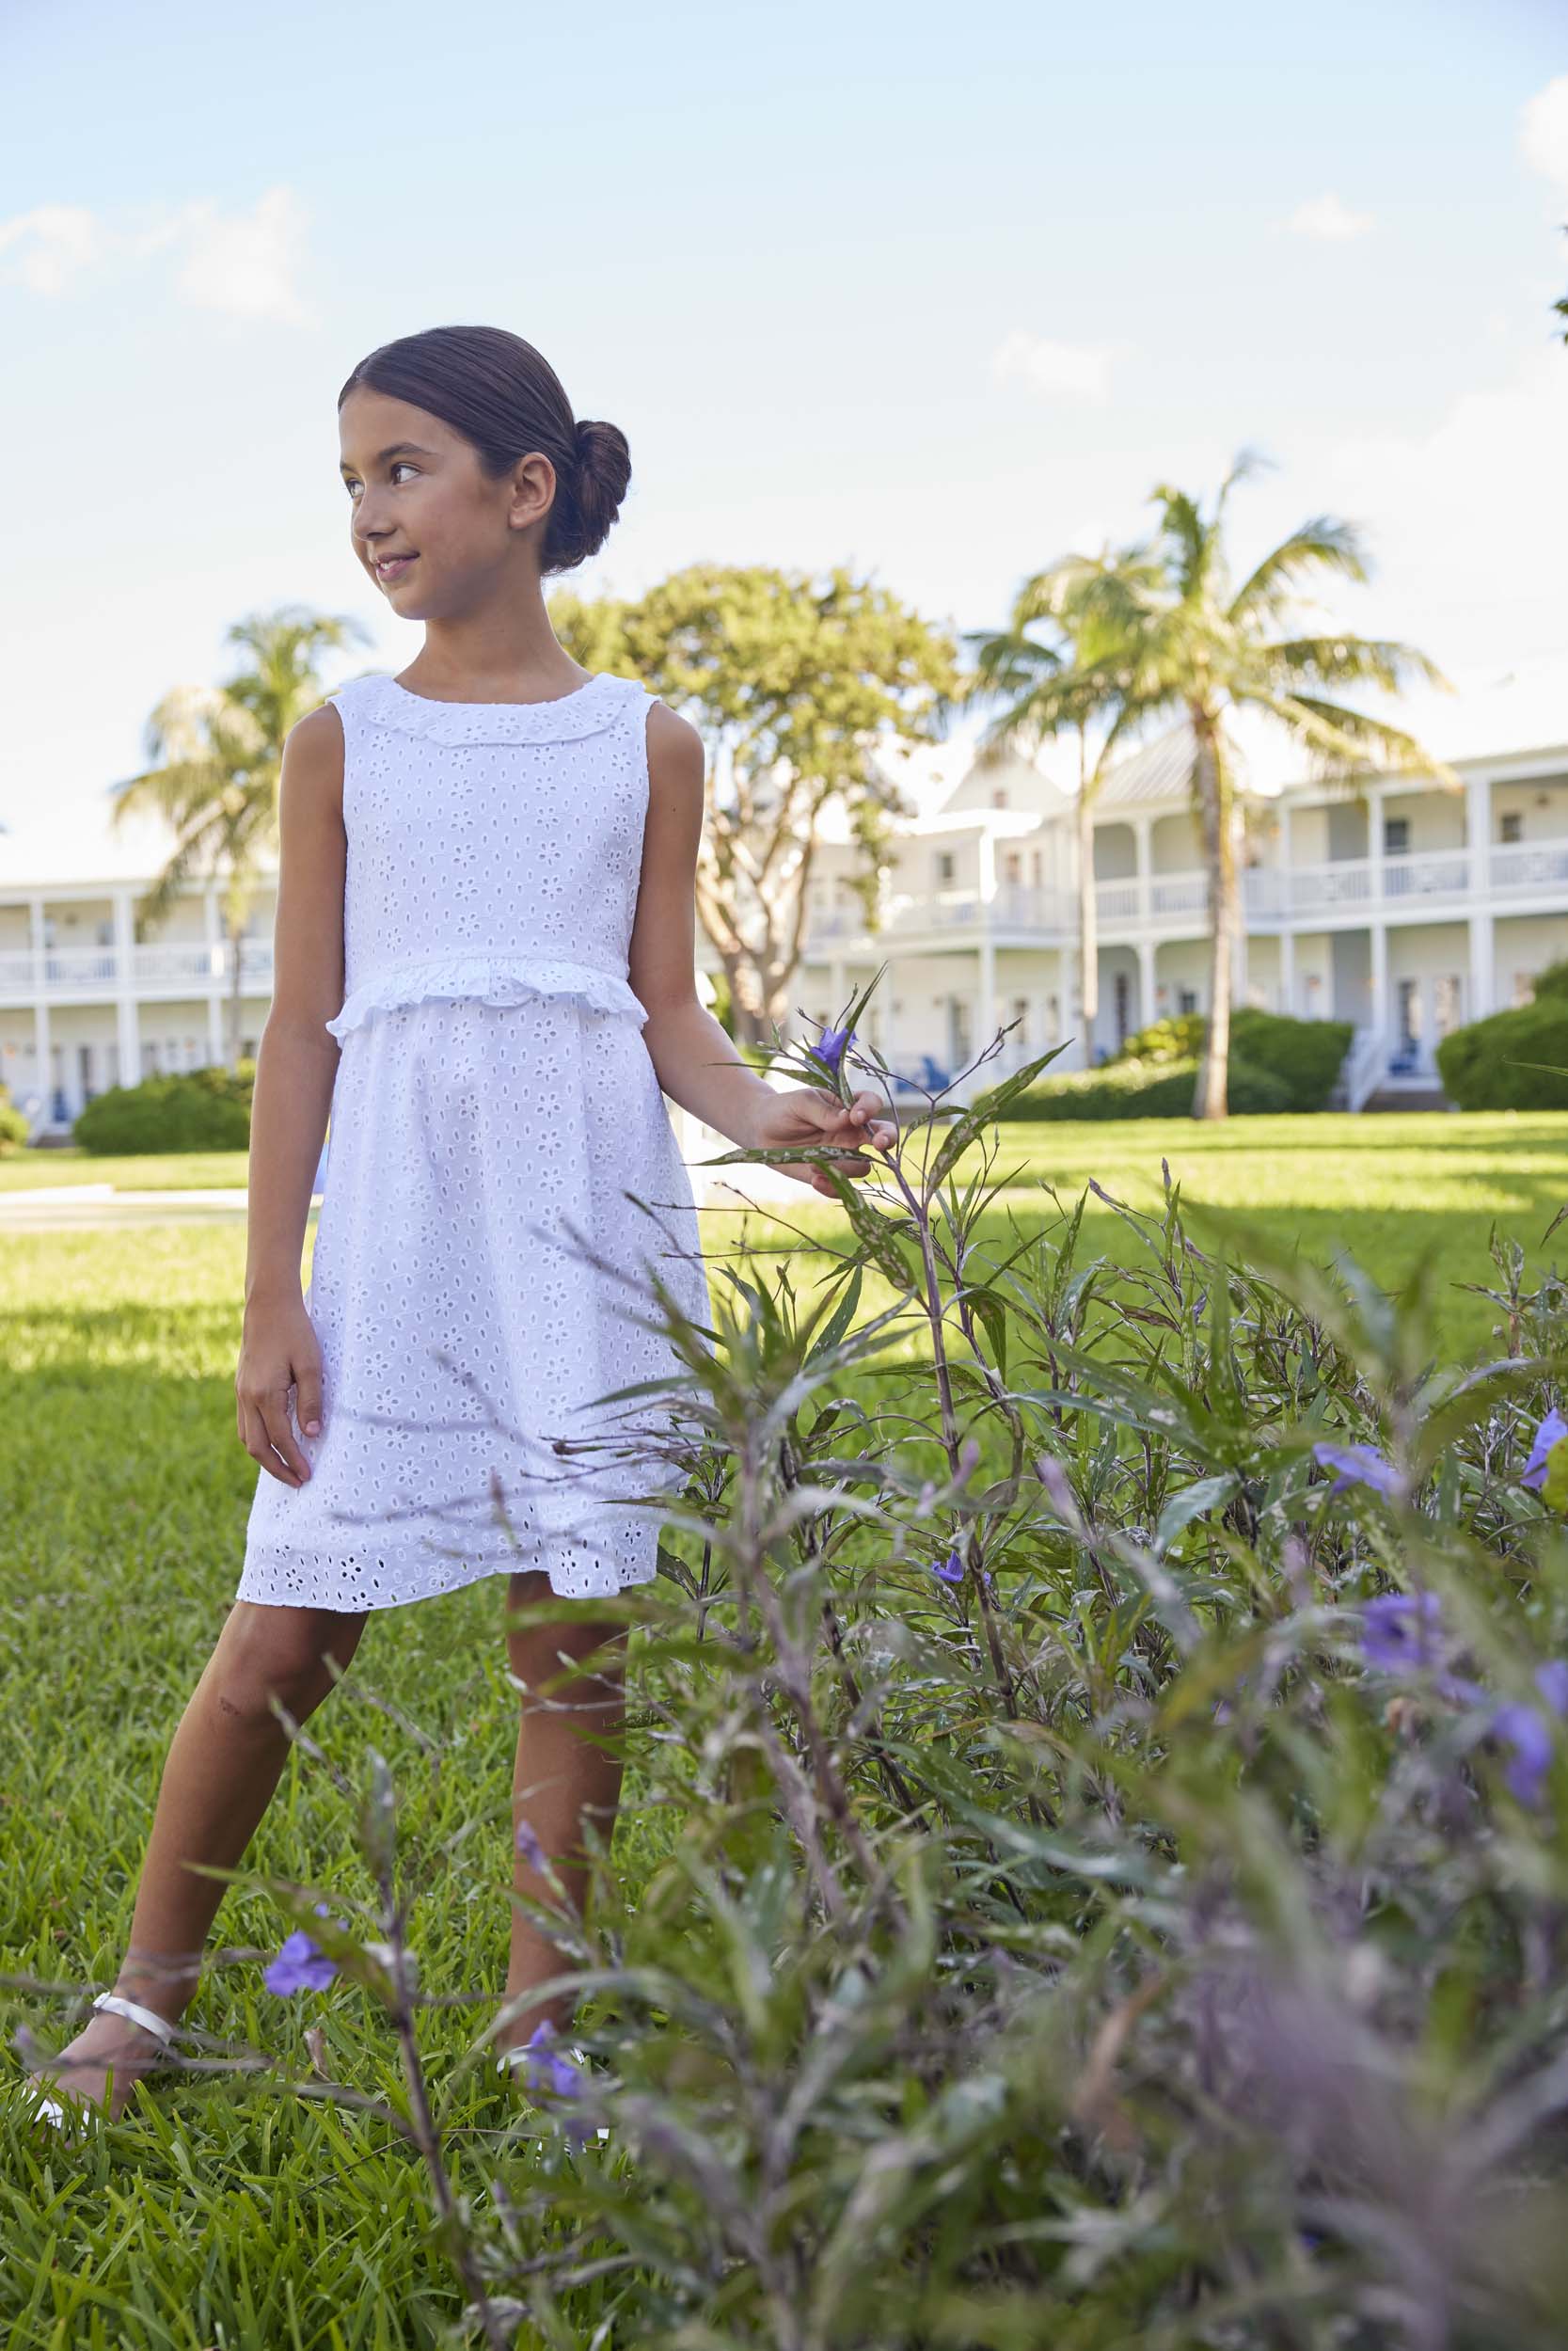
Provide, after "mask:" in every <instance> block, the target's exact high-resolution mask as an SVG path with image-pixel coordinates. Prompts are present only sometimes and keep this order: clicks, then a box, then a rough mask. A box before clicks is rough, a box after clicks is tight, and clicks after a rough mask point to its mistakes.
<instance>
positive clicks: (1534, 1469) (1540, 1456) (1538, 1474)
mask: <svg viewBox="0 0 1568 2351" xmlns="http://www.w3.org/2000/svg"><path fill="white" fill-rule="evenodd" d="M1565 1437H1568V1421H1565V1420H1564V1419H1563V1417H1562V1415H1561V1413H1560V1412H1559V1411H1558V1409H1557V1407H1556V1406H1553V1407H1552V1409H1551V1411H1550V1412H1548V1413H1547V1415H1546V1417H1545V1419H1544V1421H1543V1422H1542V1423H1541V1425H1540V1427H1539V1428H1538V1429H1537V1430H1536V1432H1535V1441H1534V1443H1533V1444H1532V1445H1531V1447H1530V1449H1529V1459H1528V1461H1527V1462H1526V1464H1525V1467H1524V1469H1523V1471H1522V1473H1521V1475H1520V1478H1519V1483H1520V1485H1528V1487H1529V1488H1530V1489H1531V1491H1532V1492H1533V1493H1536V1494H1539V1493H1540V1491H1541V1488H1542V1487H1543V1486H1544V1485H1545V1483H1546V1457H1547V1455H1548V1454H1549V1453H1550V1452H1551V1450H1552V1448H1553V1446H1554V1445H1560V1444H1561V1442H1562V1440H1563V1438H1565Z"/></svg>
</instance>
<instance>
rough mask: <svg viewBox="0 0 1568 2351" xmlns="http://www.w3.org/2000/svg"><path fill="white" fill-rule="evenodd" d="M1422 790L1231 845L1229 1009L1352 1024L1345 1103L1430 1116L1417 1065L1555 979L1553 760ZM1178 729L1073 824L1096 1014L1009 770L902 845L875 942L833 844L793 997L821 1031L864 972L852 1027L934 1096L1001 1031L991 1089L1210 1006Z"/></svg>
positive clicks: (951, 800)
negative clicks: (1088, 839) (1086, 1024)
mask: <svg viewBox="0 0 1568 2351" xmlns="http://www.w3.org/2000/svg"><path fill="white" fill-rule="evenodd" d="M1450 764H1451V765H1452V766H1453V767H1454V769H1455V770H1456V772H1457V773H1458V774H1459V775H1460V777H1461V778H1462V782H1461V785H1460V786H1459V787H1458V788H1457V789H1456V788H1454V787H1451V786H1438V785H1436V784H1434V783H1432V782H1430V781H1425V780H1419V779H1414V778H1412V779H1407V780H1400V779H1390V780H1382V781H1372V780H1370V779H1367V780H1364V781H1362V782H1360V783H1359V784H1355V783H1351V784H1347V785H1342V786H1332V787H1330V786H1323V785H1317V786H1314V785H1309V784H1298V785H1288V786H1286V787H1285V788H1283V789H1282V790H1280V791H1278V792H1277V793H1275V794H1273V795H1271V796H1270V797H1269V798H1267V799H1259V800H1258V801H1256V802H1253V803H1252V805H1251V806H1250V808H1249V809H1248V811H1247V814H1246V817H1245V819H1244V821H1243V823H1242V824H1241V825H1240V826H1239V839H1238V863H1239V865H1240V866H1241V868H1242V871H1241V889H1242V904H1243V921H1244V932H1243V937H1242V938H1241V939H1240V940H1239V941H1238V943H1237V952H1236V957H1235V964H1234V969H1233V975H1232V977H1233V993H1234V1000H1235V1002H1236V1003H1238V1004H1249V1005H1256V1006H1258V1007H1259V1008H1261V1009H1266V1010H1270V1011H1277V1012H1288V1013H1291V1014H1293V1015H1294V1016H1296V1017H1297V1018H1299V1019H1322V1020H1340V1021H1348V1022H1349V1023H1350V1024H1351V1025H1352V1027H1353V1029H1354V1032H1355V1041H1354V1045H1353V1047H1352V1051H1351V1054H1350V1056H1348V1058H1347V1065H1346V1070H1345V1078H1344V1083H1345V1090H1346V1099H1347V1100H1348V1101H1349V1102H1350V1103H1351V1104H1352V1105H1353V1106H1354V1107H1356V1108H1360V1107H1361V1106H1363V1105H1364V1104H1366V1103H1367V1102H1368V1101H1369V1100H1370V1099H1371V1098H1372V1097H1373V1096H1374V1095H1375V1096H1377V1097H1379V1098H1380V1099H1381V1098H1382V1097H1383V1096H1385V1095H1395V1096H1398V1095H1406V1096H1408V1097H1410V1098H1412V1099H1414V1098H1417V1097H1418V1096H1420V1095H1421V1094H1423V1093H1427V1094H1430V1093H1432V1092H1433V1090H1434V1089H1435V1088H1436V1087H1437V1083H1438V1081H1437V1075H1436V1068H1435V1063H1434V1060H1433V1051H1434V1048H1435V1045H1436V1043H1437V1040H1438V1039H1439V1038H1440V1037H1443V1036H1445V1035H1446V1034H1447V1033H1448V1031H1449V1029H1451V1028H1455V1027H1458V1026H1460V1025H1462V1024H1463V1023H1465V1022H1466V1021H1472V1020H1476V1019H1479V1018H1480V1017H1481V1015H1482V1014H1483V1013H1486V1012H1491V1011H1496V1010H1497V1009H1501V1008H1502V1007H1503V1006H1505V1005H1511V1004H1519V1003H1523V1002H1526V1001H1528V998H1529V996H1530V995H1531V993H1533V988H1534V981H1535V977H1536V975H1537V973H1538V972H1540V971H1541V970H1543V969H1544V966H1545V965H1546V964H1547V963H1549V962H1553V961H1558V960H1560V959H1561V958H1563V957H1568V740H1559V741H1556V742H1552V743H1547V744H1544V745H1543V746H1542V747H1541V748H1540V749H1539V750H1534V751H1526V752H1513V753H1508V754H1501V755H1497V756H1495V757H1481V758H1466V759H1458V760H1454V761H1452V762H1451V763H1450ZM1190 767H1191V763H1190V758H1189V756H1188V746H1187V743H1186V740H1185V739H1184V736H1183V735H1182V733H1181V732H1180V730H1178V731H1175V732H1173V733H1172V734H1170V735H1168V736H1165V737H1164V738H1162V739H1159V740H1157V741H1155V742H1152V743H1150V744H1148V746H1146V747H1145V748H1144V749H1143V750H1141V751H1138V752H1136V753H1134V754H1133V755H1132V756H1130V757H1129V758H1127V759H1126V760H1124V761H1122V762H1121V763H1120V764H1119V765H1118V766H1117V767H1116V768H1115V769H1114V770H1112V771H1111V772H1110V773H1109V775H1108V776H1107V777H1106V779H1105V781H1104V782H1103V784H1102V785H1101V789H1100V792H1099V794H1098V795H1097V798H1096V802H1095V808H1094V891H1095V906H1096V918H1097V926H1098V934H1099V958H1098V961H1099V975H1100V988H1099V995H1100V1004H1099V1012H1098V1018H1097V1021H1096V1024H1095V1031H1094V1036H1093V1038H1092V1039H1087V1038H1085V1036H1084V1034H1083V1025H1082V1020H1081V1015H1080V989H1079V949H1078V922H1079V916H1078V890H1077V878H1076V876H1077V858H1076V825H1075V821H1074V813H1073V808H1072V803H1071V802H1070V800H1069V798H1068V796H1067V795H1066V794H1065V793H1064V792H1062V791H1060V790H1059V789H1058V788H1057V787H1056V786H1054V785H1053V784H1052V783H1050V782H1049V781H1048V780H1047V778H1046V777H1045V776H1044V775H1042V774H1041V773H1040V771H1039V770H1037V768H1035V767H1033V766H1030V765H1028V764H1025V763H1023V762H1014V763H1010V764H1008V765H1007V766H1006V768H1002V769H992V770H982V769H980V768H978V767H974V766H971V767H970V768H969V769H968V770H967V771H966V772H965V773H963V774H962V775H961V776H960V778H959V779H958V782H957V784H956V785H955V786H954V787H953V788H952V789H951V790H950V791H948V792H947V793H946V794H945V796H944V797H942V799H941V800H940V802H939V803H938V804H937V805H936V806H935V807H934V808H931V809H928V811H927V813H926V814H925V815H924V816H922V817H921V818H918V819H916V820H914V821H913V822H911V823H907V824H906V825H905V826H903V827H902V828H901V830H900V834H899V837H898V842H897V847H896V852H895V859H894V863H893V866H892V868H891V870H890V871H889V873H888V874H887V876H886V878H885V886H884V889H883V892H882V898H881V904H880V906H879V920H878V924H877V927H876V928H875V929H868V927H867V924H866V921H865V917H864V915H863V911H862V909H861V906H860V904H859V902H858V901H857V899H856V898H855V896H854V893H853V892H852V891H851V890H850V889H849V888H848V887H847V882H846V881H845V875H846V874H847V871H848V869H849V860H850V857H851V855H852V853H853V852H852V851H851V850H850V848H849V846H848V845H847V843H844V844H839V843H829V844H826V845H824V847H823V849H822V850H820V851H819V852H818V856H817V860H816V869H815V875H814V880H813V882H812V885H811V887H812V900H811V908H810V920H809V928H808V932H807V967H806V970H805V972H804V974H803V975H802V978H801V981H800V985H799V986H798V987H797V989H796V991H795V995H796V998H797V1000H798V1001H800V1002H802V1003H806V1004H810V1005H816V1004H817V1003H820V1004H821V1005H822V1007H823V1008H824V1009H826V1010H828V1011H830V1012H831V1013H835V1014H836V1013H837V1012H838V1011H839V1010H840V1009H842V1008H843V1007H844V1005H845V1004H846V1003H847V1002H848V1001H850V1000H851V998H852V996H853V994H854V992H855V991H856V989H857V988H859V987H860V986H861V985H863V982H864V980H865V979H867V978H868V977H870V976H871V974H872V973H873V972H874V971H875V970H877V968H878V967H879V965H882V964H885V965H886V966H887V969H886V971H885V973H884V976H883V978H882V980H881V983H880V986H879V989H878V992H877V996H876V997H875V998H874V999H873V1006H872V1007H871V1008H868V1012H867V1026H868V1029H869V1033H870V1035H871V1038H872V1040H873V1041H874V1042H875V1044H876V1045H877V1047H878V1050H879V1052H880V1053H881V1054H882V1055H883V1056H884V1057H885V1058H886V1059H887V1061H888V1062H889V1063H890V1064H891V1066H892V1067H893V1068H894V1069H895V1071H898V1072H902V1073H905V1074H909V1075H911V1076H916V1077H919V1078H921V1079H922V1081H923V1082H924V1083H927V1084H930V1083H934V1082H937V1081H939V1080H945V1079H946V1078H948V1077H950V1076H952V1075H953V1074H954V1073H955V1072H957V1071H958V1070H960V1069H962V1068H963V1067H964V1065H965V1064H966V1063H968V1062H969V1061H971V1060H972V1058H973V1056H974V1055H975V1053H977V1052H978V1051H979V1049H980V1048H981V1046H982V1044H984V1043H985V1042H986V1041H987V1040H990V1039H992V1038H994V1037H995V1035H996V1032H997V1030H998V1029H999V1028H1000V1027H1002V1026H1004V1025H1008V1024H1012V1023H1015V1022H1016V1023H1017V1024H1018V1025H1017V1026H1016V1027H1012V1028H1011V1029H1010V1033H1009V1036H1008V1039H1007V1042H1006V1046H1005V1048H1004V1049H1003V1051H1002V1052H1001V1053H1000V1054H998V1055H997V1056H996V1057H995V1058H994V1059H993V1060H992V1061H991V1062H990V1064H989V1065H988V1067H987V1070H986V1072H984V1074H983V1077H982V1079H981V1081H980V1082H981V1083H985V1084H990V1083H991V1082H993V1081H994V1079H995V1077H996V1076H997V1075H999V1074H1001V1073H1003V1072H1005V1071H1006V1069H1007V1068H1008V1067H1009V1066H1012V1065H1016V1064H1017V1063H1020V1062H1022V1061H1023V1060H1026V1059H1030V1058H1033V1057H1034V1056H1037V1055H1038V1054H1040V1053H1043V1052H1044V1051H1045V1050H1046V1049H1047V1048H1048V1047H1049V1046H1051V1045H1053V1044H1056V1043H1060V1042H1062V1041H1063V1040H1070V1041H1069V1045H1068V1050H1067V1051H1065V1052H1064V1054H1063V1056H1062V1058H1061V1061H1060V1063H1059V1064H1058V1065H1057V1066H1058V1067H1060V1068H1062V1069H1072V1068H1081V1067H1083V1066H1085V1063H1087V1062H1088V1061H1090V1060H1092V1059H1102V1058H1104V1057H1105V1056H1108V1055H1109V1054H1112V1053H1114V1052H1115V1051H1116V1050H1117V1047H1118V1046H1119V1045H1120V1044H1121V1043H1122V1042H1123V1041H1124V1040H1126V1039H1127V1038H1128V1037H1129V1036H1130V1035H1132V1033H1133V1032H1134V1031H1136V1030H1137V1029H1140V1028H1143V1027H1145V1026H1147V1025H1148V1023H1150V1022H1152V1021H1155V1020H1160V1019H1163V1018H1164V1017H1165V1016H1167V1015H1169V1014H1174V1013H1180V1012H1203V1011H1205V1010H1206V1009H1207V999H1208V961H1209V947H1208V937H1207V908H1208V890H1207V885H1206V881H1205V877H1204V873H1203V869H1202V856H1201V850H1200V846H1199V840H1198V834H1197V828H1196V823H1195V820H1194V815H1193V811H1192V807H1191V802H1190V795H1189V792H1188V789H1187V784H1186V778H1187V776H1188V774H1189V773H1190Z"/></svg>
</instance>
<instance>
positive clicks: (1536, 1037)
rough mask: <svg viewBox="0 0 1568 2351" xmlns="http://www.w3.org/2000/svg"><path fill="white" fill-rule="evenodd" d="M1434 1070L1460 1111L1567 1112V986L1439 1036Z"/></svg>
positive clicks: (1538, 986) (1538, 992)
mask: <svg viewBox="0 0 1568 2351" xmlns="http://www.w3.org/2000/svg"><path fill="white" fill-rule="evenodd" d="M1556 970H1557V971H1568V967H1564V966H1562V965H1558V966H1557V967H1556ZM1552 977H1554V976H1553V975H1552V974H1548V973H1543V974H1542V978H1543V979H1546V978H1552ZM1437 1070H1438V1074H1439V1076H1440V1077H1441V1078H1442V1080H1443V1090H1444V1092H1445V1093H1446V1094H1447V1095H1448V1097H1449V1101H1450V1102H1451V1103H1452V1104H1454V1105H1455V1107H1456V1108H1458V1109H1460V1110H1568V987H1561V988H1560V986H1559V984H1557V983H1556V982H1555V979H1554V984H1553V986H1552V987H1550V988H1548V989H1547V990H1546V992H1545V993H1542V992H1541V981H1540V980H1537V982H1536V997H1535V1002H1534V1003H1533V1004H1521V1005H1518V1006H1516V1007H1515V1008H1514V1009H1513V1010H1512V1011H1509V1012H1494V1013H1493V1014H1492V1015H1491V1016H1490V1018H1489V1019H1487V1020H1484V1021H1471V1022H1470V1023H1469V1025H1467V1026H1466V1027H1465V1028H1456V1029H1454V1030H1453V1031H1451V1033H1450V1034H1449V1036H1447V1037H1443V1038H1440V1039H1439V1040H1438V1044H1437Z"/></svg>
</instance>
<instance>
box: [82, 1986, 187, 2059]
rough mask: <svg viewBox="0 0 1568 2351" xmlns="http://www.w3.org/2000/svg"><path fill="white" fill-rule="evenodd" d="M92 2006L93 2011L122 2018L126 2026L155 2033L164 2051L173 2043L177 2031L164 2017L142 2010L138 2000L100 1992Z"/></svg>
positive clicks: (152, 2011)
mask: <svg viewBox="0 0 1568 2351" xmlns="http://www.w3.org/2000/svg"><path fill="white" fill-rule="evenodd" d="M92 2005H93V2007H94V2008H95V2009H106V2010H107V2012H108V2013H109V2014H110V2015H111V2016H123V2017H124V2018H125V2020H126V2022H127V2023H128V2024H131V2025H140V2026H141V2028H142V2030H143V2032H146V2033H155V2034H156V2035H157V2037H158V2039H159V2040H160V2041H162V2042H163V2044H164V2047H165V2048H168V2047H169V2045H170V2044H171V2042H172V2041H173V2040H174V2036H175V2033H176V2030H177V2029H178V2028H177V2026H175V2025H171V2024H170V2023H169V2021H168V2019H167V2017H166V2016H160V2015H159V2014H158V2012H157V2010H156V2009H147V2008H143V2006H142V2004H141V2002H140V2001H139V2000H127V1999H126V1998H125V1997H124V1995H123V1994H120V1993H118V1992H101V1993H100V1994H98V1996H97V1998H96V1999H95V2000H94V2002H93V2004H92Z"/></svg>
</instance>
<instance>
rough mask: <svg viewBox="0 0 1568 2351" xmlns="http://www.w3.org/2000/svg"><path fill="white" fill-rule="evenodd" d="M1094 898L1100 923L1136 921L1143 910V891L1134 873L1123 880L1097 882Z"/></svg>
mask: <svg viewBox="0 0 1568 2351" xmlns="http://www.w3.org/2000/svg"><path fill="white" fill-rule="evenodd" d="M1094 898H1095V904H1096V906H1097V907H1098V908H1099V910H1100V919H1101V922H1102V923H1127V922H1136V921H1137V919H1138V916H1139V914H1140V913H1142V911H1143V909H1142V898H1143V892H1142V890H1141V888H1140V887H1139V884H1138V880H1137V877H1136V875H1135V874H1130V875H1129V876H1128V878H1127V880H1126V881H1124V882H1096V883H1095V885H1094Z"/></svg>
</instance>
